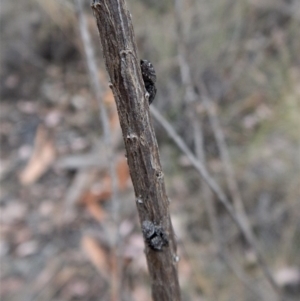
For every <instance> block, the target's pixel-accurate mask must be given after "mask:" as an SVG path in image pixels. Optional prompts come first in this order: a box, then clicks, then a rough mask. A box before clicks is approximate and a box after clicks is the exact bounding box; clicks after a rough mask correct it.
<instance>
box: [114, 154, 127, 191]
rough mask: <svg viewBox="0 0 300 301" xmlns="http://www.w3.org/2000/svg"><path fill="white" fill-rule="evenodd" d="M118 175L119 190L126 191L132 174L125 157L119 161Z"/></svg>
mask: <svg viewBox="0 0 300 301" xmlns="http://www.w3.org/2000/svg"><path fill="white" fill-rule="evenodd" d="M117 175H118V183H119V189H120V190H124V189H125V188H127V187H128V183H129V179H130V174H129V169H128V164H127V159H126V158H125V157H123V156H122V157H121V158H120V159H119V160H118V161H117Z"/></svg>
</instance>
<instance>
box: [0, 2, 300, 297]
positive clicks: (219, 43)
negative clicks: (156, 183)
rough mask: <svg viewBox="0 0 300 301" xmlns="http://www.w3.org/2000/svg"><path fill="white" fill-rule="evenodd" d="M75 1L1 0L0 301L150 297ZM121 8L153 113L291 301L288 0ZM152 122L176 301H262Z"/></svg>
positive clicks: (255, 275)
mask: <svg viewBox="0 0 300 301" xmlns="http://www.w3.org/2000/svg"><path fill="white" fill-rule="evenodd" d="M83 2H84V3H83ZM83 2H82V3H83V7H82V10H80V5H79V3H80V1H79V2H78V1H67V0H65V1H64V0H51V1H43V0H23V1H21V0H18V1H9V0H2V1H1V20H0V22H1V104H0V117H1V123H0V135H1V136H0V137H1V166H0V179H1V198H0V209H1V242H0V256H1V300H3V301H8V300H9V301H21V300H22V301H37V300H38V301H46V300H55V301H71V300H72V301H73V300H87V301H94V300H139V301H140V300H145V301H147V300H151V291H150V283H149V277H148V272H147V265H146V261H145V256H144V253H143V249H144V247H143V244H144V242H143V239H142V236H141V231H140V225H139V222H138V217H137V211H136V208H135V196H134V193H133V189H132V184H131V180H130V177H129V173H128V169H127V162H126V158H125V151H124V145H123V140H122V136H121V132H120V128H119V123H118V116H117V112H116V108H115V104H114V99H113V96H112V94H111V92H110V90H109V88H108V78H107V74H106V70H105V67H104V63H103V59H102V54H101V47H100V40H99V37H98V32H97V28H96V24H95V20H94V17H93V14H92V10H91V8H90V3H89V1H88V0H86V1H83ZM127 4H128V8H129V10H130V12H131V15H132V20H133V24H134V29H135V35H136V41H137V45H138V51H139V56H140V58H143V59H148V60H150V61H151V62H152V63H153V65H154V67H155V69H156V73H157V78H158V81H157V88H158V93H157V96H156V99H155V101H154V103H153V106H155V107H156V108H157V109H158V110H159V111H160V112H161V113H162V115H163V116H165V118H166V119H167V120H168V121H169V122H170V123H171V124H172V126H173V128H174V130H175V131H176V132H177V133H178V134H179V135H180V136H181V137H183V139H184V141H185V143H186V144H187V145H188V147H189V148H190V150H191V151H192V152H193V153H195V154H197V157H198V158H199V160H200V161H201V162H203V164H205V166H206V167H207V169H208V171H209V172H210V174H211V175H212V177H213V178H214V179H215V180H216V181H217V182H218V184H219V185H220V186H221V188H222V189H223V190H224V191H225V192H226V194H227V196H228V198H229V199H230V200H231V201H232V204H233V206H234V207H235V209H236V210H237V212H238V211H239V210H240V212H241V214H242V216H243V218H244V219H245V220H246V221H247V223H249V225H251V228H252V230H253V232H254V234H255V235H256V238H257V241H258V245H259V248H260V250H261V251H262V253H263V255H264V257H265V259H266V264H267V265H268V268H269V270H270V272H271V275H272V277H273V278H274V280H275V282H276V284H277V286H279V287H280V288H281V289H282V291H283V292H284V294H285V296H286V298H288V300H299V298H300V188H299V187H300V30H299V29H300V1H299V0H261V1H258V0H240V1H234V0H213V1H207V0H181V1H179V0H168V1H167V0H166V1H155V0H128V1H127ZM78 5H79V6H78ZM84 34H88V35H90V38H91V45H87V41H85V42H83V36H84ZM86 49H94V52H95V60H94V61H93V60H92V62H93V63H94V65H96V66H97V76H98V77H99V80H98V81H96V82H97V83H98V84H96V88H95V83H91V81H90V77H89V74H90V73H89V72H91V70H90V69H89V68H88V62H87V58H86ZM97 85H98V86H97ZM97 87H98V88H97ZM97 89H98V90H97ZM95 91H96V92H95ZM97 91H98V92H97ZM97 93H98V94H97ZM99 107H100V108H101V110H106V112H107V114H108V115H107V116H108V122H109V129H110V137H111V144H112V146H111V147H112V148H113V152H112V153H111V154H110V155H111V158H113V159H112V163H113V166H114V168H115V169H114V170H115V172H114V173H115V179H112V177H111V172H110V168H109V166H108V165H107V154H106V151H107V148H106V145H105V142H104V138H103V121H102V120H101V118H102V117H101V116H102V115H101V114H100V110H99ZM153 123H154V126H155V129H156V133H157V138H158V143H159V149H160V156H161V162H162V166H163V171H164V175H165V181H166V186H167V193H168V196H169V198H170V200H171V204H170V209H171V214H172V220H173V225H174V228H175V233H176V236H177V239H178V255H179V256H180V261H179V263H178V271H179V278H180V284H181V290H182V300H203V301H204V300H207V301H209V300H218V301H225V300H228V301H229V300H237V301H239V300H245V301H246V300H247V301H248V300H249V301H251V300H253V301H257V300H263V301H273V300H276V299H275V297H274V290H273V289H272V287H271V286H270V284H269V283H268V281H267V279H266V277H265V276H264V274H263V273H262V269H261V266H260V264H259V262H258V261H257V258H256V255H255V252H254V251H253V248H252V246H250V245H249V244H247V242H246V241H245V239H244V238H243V235H241V233H240V231H239V229H238V228H237V227H236V226H235V225H234V223H233V222H232V221H231V219H230V217H229V216H228V214H227V212H226V211H225V210H224V208H223V206H221V205H220V204H219V203H218V201H217V199H216V197H215V195H214V194H212V193H211V192H210V191H209V189H208V187H207V186H206V184H205V183H204V182H203V180H202V179H201V177H200V176H199V174H198V173H197V171H196V170H195V168H194V167H193V166H192V165H191V164H190V161H189V160H188V158H187V157H186V155H185V154H183V153H182V152H181V151H180V150H179V149H178V147H177V146H176V144H175V143H174V142H173V140H172V139H171V138H169V137H168V135H167V134H166V132H165V131H164V130H163V129H162V127H161V125H160V123H158V122H157V121H155V119H154V120H153ZM228 179H229V181H228ZM113 182H115V183H116V185H112V184H113ZM114 186H115V187H114ZM113 188H114V189H113ZM241 204H243V206H241ZM243 207H244V208H243Z"/></svg>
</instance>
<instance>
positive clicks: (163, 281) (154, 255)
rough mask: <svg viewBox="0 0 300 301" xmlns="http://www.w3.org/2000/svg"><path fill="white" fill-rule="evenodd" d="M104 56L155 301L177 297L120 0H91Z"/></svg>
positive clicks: (172, 247) (164, 210) (172, 251)
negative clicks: (140, 225) (118, 119)
mask: <svg viewBox="0 0 300 301" xmlns="http://www.w3.org/2000/svg"><path fill="white" fill-rule="evenodd" d="M92 9H93V12H94V15H95V18H96V20H97V25H98V30H99V34H100V40H101V44H102V48H103V56H104V60H105V64H106V68H107V71H108V74H109V76H110V81H111V83H110V87H111V88H112V91H113V94H114V97H115V101H116V104H117V109H118V114H119V118H120V124H121V128H122V133H123V138H124V143H125V148H126V153H127V159H128V165H129V170H130V175H131V179H132V183H133V186H134V191H135V195H136V203H137V209H138V213H139V217H140V222H141V224H142V229H143V234H144V239H145V246H146V250H145V253H146V258H147V263H148V268H149V272H150V277H151V280H152V297H153V300H154V301H158V300H159V301H167V300H168V301H171V300H175V301H176V300H180V289H179V283H178V277H177V269H176V261H177V260H176V259H177V255H176V243H175V237H174V232H173V228H172V224H171V219H170V213H169V200H168V197H167V194H166V191H165V184H164V175H163V172H162V169H161V164H160V159H159V152H158V146H157V141H156V136H155V133H154V129H153V126H152V122H151V118H150V113H149V105H148V99H147V97H146V90H145V87H144V84H143V80H142V75H141V70H140V65H139V60H138V57H137V50H136V49H137V48H136V43H135V37H134V31H133V26H132V22H131V18H130V13H129V11H128V10H127V8H126V5H125V0H94V1H92Z"/></svg>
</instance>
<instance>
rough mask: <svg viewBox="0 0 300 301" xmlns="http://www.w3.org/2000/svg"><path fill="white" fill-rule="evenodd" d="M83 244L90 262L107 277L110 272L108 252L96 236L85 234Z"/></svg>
mask: <svg viewBox="0 0 300 301" xmlns="http://www.w3.org/2000/svg"><path fill="white" fill-rule="evenodd" d="M81 246H82V248H83V250H84V252H85V253H86V255H87V257H88V259H89V260H90V262H91V263H92V264H93V265H94V266H95V267H96V268H97V270H98V271H99V272H100V273H101V275H105V277H107V275H108V273H109V258H108V254H107V252H106V251H105V250H104V249H103V248H102V247H101V246H100V244H99V243H98V242H97V241H96V239H95V238H94V237H91V236H84V237H83V238H82V240H81Z"/></svg>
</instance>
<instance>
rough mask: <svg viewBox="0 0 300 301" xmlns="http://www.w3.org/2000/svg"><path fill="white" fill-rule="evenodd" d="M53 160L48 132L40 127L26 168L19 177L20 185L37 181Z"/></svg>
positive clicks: (52, 149)
mask: <svg viewBox="0 0 300 301" xmlns="http://www.w3.org/2000/svg"><path fill="white" fill-rule="evenodd" d="M54 159H55V148H54V143H53V140H52V139H51V137H50V134H49V132H48V131H47V130H46V129H45V128H44V127H43V126H42V125H41V126H39V127H38V129H37V133H36V137H35V142H34V150H33V153H32V155H31V158H30V160H29V162H28V163H27V165H26V167H25V168H24V169H23V171H22V172H21V173H20V175H19V180H20V182H21V184H22V185H30V184H32V183H34V182H35V181H37V180H38V179H39V178H40V177H41V176H42V175H43V174H44V173H45V172H46V171H47V170H48V169H49V167H50V166H51V164H52V163H53V161H54Z"/></svg>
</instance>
